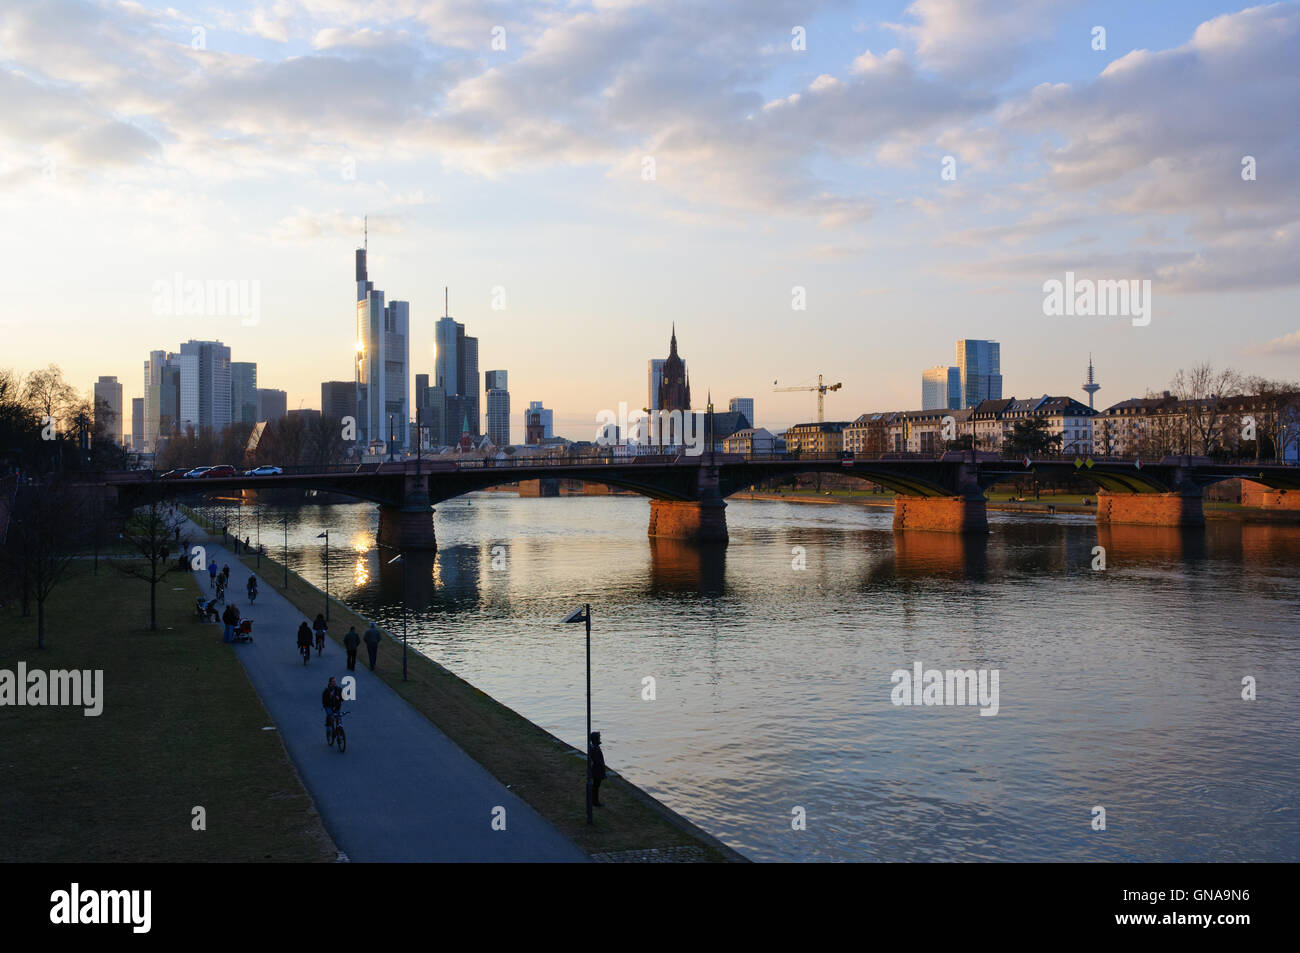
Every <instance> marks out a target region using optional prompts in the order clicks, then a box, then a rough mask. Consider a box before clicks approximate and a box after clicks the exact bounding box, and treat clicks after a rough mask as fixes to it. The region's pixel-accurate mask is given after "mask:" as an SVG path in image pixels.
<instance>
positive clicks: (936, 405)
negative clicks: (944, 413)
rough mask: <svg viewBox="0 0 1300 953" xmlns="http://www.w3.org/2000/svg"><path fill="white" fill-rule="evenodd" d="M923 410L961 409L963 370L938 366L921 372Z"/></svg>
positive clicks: (944, 365) (942, 365) (943, 365)
mask: <svg viewBox="0 0 1300 953" xmlns="http://www.w3.org/2000/svg"><path fill="white" fill-rule="evenodd" d="M921 409H922V410H960V409H961V368H959V367H949V366H948V365H947V364H936V365H935V366H934V367H932V368H930V369H929V370H925V371H922V372H921Z"/></svg>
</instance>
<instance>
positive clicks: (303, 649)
mask: <svg viewBox="0 0 1300 953" xmlns="http://www.w3.org/2000/svg"><path fill="white" fill-rule="evenodd" d="M298 651H299V652H300V653H302V664H303V665H306V664H307V663H308V662H310V661H311V645H310V644H308V643H306V642H304V643H303V644H302V645H300V646H298Z"/></svg>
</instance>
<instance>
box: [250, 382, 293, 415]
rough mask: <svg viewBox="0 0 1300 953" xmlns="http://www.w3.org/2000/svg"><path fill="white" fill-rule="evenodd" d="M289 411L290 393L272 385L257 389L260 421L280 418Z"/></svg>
mask: <svg viewBox="0 0 1300 953" xmlns="http://www.w3.org/2000/svg"><path fill="white" fill-rule="evenodd" d="M288 412H289V395H288V394H286V393H285V392H284V391H282V390H276V389H275V388H272V387H259V388H258V389H257V419H258V421H259V422H260V421H263V420H265V421H272V420H279V419H280V418H282V417H284V416H285V415H286V414H288Z"/></svg>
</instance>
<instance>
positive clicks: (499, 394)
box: [483, 371, 510, 447]
mask: <svg viewBox="0 0 1300 953" xmlns="http://www.w3.org/2000/svg"><path fill="white" fill-rule="evenodd" d="M483 378H484V384H485V385H486V386H487V434H488V439H489V440H491V441H492V444H493V446H496V447H508V446H510V387H509V380H508V377H507V375H506V372H505V371H488V372H487V373H486V374H484V375H483Z"/></svg>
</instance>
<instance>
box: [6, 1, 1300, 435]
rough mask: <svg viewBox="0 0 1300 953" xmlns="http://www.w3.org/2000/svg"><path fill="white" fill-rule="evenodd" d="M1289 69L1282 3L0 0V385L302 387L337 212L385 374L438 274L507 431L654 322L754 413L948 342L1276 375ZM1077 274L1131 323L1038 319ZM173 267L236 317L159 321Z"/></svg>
mask: <svg viewBox="0 0 1300 953" xmlns="http://www.w3.org/2000/svg"><path fill="white" fill-rule="evenodd" d="M1099 29H1100V31H1101V32H1099ZM1297 64H1300V5H1298V4H1296V3H1277V4H1271V5H1263V6H1253V7H1245V6H1238V5H1235V4H1230V3H1223V2H1208V0H1176V2H1175V0H1167V2H1166V0H1161V2H1156V0H1143V2H1140V3H1133V2H1131V0H1125V2H1089V3H1083V2H1072V0H914V2H892V3H847V2H834V0H831V2H816V0H809V2H792V0H735V2H722V0H717V2H707V0H706V2H692V3H675V2H663V0H660V2H654V3H649V2H636V0H595V2H573V3H570V2H562V0H534V2H528V3H499V2H491V0H489V2H462V0H376V2H367V3H356V2H353V0H275V2H270V3H252V4H249V5H240V6H234V5H231V6H214V5H210V4H205V3H199V4H191V3H173V4H169V5H167V6H156V5H151V4H148V3H140V2H91V0H47V2H30V0H5V2H4V3H3V5H0V220H2V221H3V223H4V224H3V228H0V287H3V289H4V291H3V294H0V341H3V347H2V349H0V366H5V367H12V368H14V369H16V370H18V371H20V372H26V371H30V370H32V369H34V368H37V367H43V366H44V365H46V364H48V363H51V362H54V363H58V364H59V365H60V366H62V367H63V369H64V371H65V373H66V374H67V376H68V377H69V378H70V379H71V380H72V382H73V383H74V384H75V385H76V386H78V387H79V388H83V389H87V390H88V389H89V388H90V386H91V384H92V382H93V381H94V380H95V378H96V377H98V376H99V375H116V376H117V377H118V378H119V380H121V381H122V382H123V385H124V391H125V397H126V398H127V400H128V402H129V399H130V398H131V397H135V396H140V394H141V389H142V370H141V367H142V363H143V361H144V359H145V357H146V356H147V352H148V351H149V350H151V349H167V350H179V345H180V343H181V342H182V341H185V340H188V339H191V338H198V339H217V340H221V341H223V342H225V343H226V344H228V345H230V347H231V350H232V358H233V360H237V361H240V360H244V361H256V362H257V364H258V378H259V385H260V386H262V387H277V388H281V389H284V390H287V391H288V394H289V407H290V408H294V407H299V406H301V407H319V403H320V386H319V385H320V382H321V381H322V380H351V379H352V355H353V341H354V339H355V304H354V298H355V287H354V284H353V250H354V249H355V248H357V247H359V245H360V244H361V241H362V223H363V218H364V217H367V216H368V222H369V258H370V277H371V279H372V280H373V281H374V282H375V285H376V287H378V288H381V289H383V290H384V291H385V293H386V295H387V296H388V298H389V299H394V298H396V299H399V300H405V301H408V302H410V313H411V336H412V343H411V374H412V385H414V375H415V374H417V373H430V374H431V373H432V371H433V362H434V348H433V341H434V322H435V321H436V320H437V318H439V317H440V316H441V315H442V313H443V288H444V287H447V288H449V297H450V311H451V315H452V316H453V317H455V318H456V319H457V320H459V321H461V322H463V323H465V325H466V327H467V333H469V334H473V335H476V336H477V337H478V338H479V353H480V370H481V371H486V370H489V369H496V368H504V369H506V370H508V371H509V375H510V390H511V398H512V432H513V438H514V439H515V440H517V441H518V440H522V435H523V424H522V411H523V409H524V407H526V406H527V403H528V402H529V401H532V400H541V401H543V402H544V404H545V405H546V406H547V407H551V408H553V409H554V410H555V416H556V430H557V432H558V433H560V434H562V435H564V436H568V437H570V438H573V439H590V438H591V437H592V436H593V435H594V433H595V422H596V415H597V413H598V412H599V411H601V410H604V409H612V410H615V411H617V409H618V407H619V404H620V403H626V404H627V406H628V407H629V408H632V409H636V408H640V407H643V406H645V402H646V368H647V361H648V360H649V359H650V358H653V357H664V356H666V355H667V351H668V338H669V334H670V330H671V327H672V325H673V324H674V322H675V324H676V328H677V337H678V345H679V350H680V352H681V354H682V356H683V357H684V358H685V359H686V361H687V367H688V370H689V372H690V378H691V386H692V396H693V398H694V403H695V404H696V406H697V408H701V409H702V408H703V406H704V401H705V397H706V394H708V393H711V394H712V397H713V400H714V403H715V405H716V406H719V407H721V408H723V409H725V407H726V403H727V400H728V398H730V397H734V396H745V397H752V398H754V400H755V407H756V414H755V416H756V417H757V423H758V424H760V425H763V426H767V427H769V428H772V429H779V428H783V427H784V426H786V425H789V424H791V423H796V422H799V421H804V420H809V419H813V418H814V416H815V413H816V397H815V395H813V394H812V393H773V384H774V382H778V381H779V383H780V385H782V386H787V385H799V384H809V383H814V382H815V381H816V378H817V375H818V374H819V373H820V374H824V375H825V376H826V378H827V380H828V382H833V381H840V382H843V385H844V386H843V389H842V390H840V391H839V392H837V393H834V394H831V395H828V397H827V399H826V401H827V417H828V419H852V418H854V417H856V416H857V415H858V414H860V413H864V412H867V411H873V410H903V409H915V408H918V407H919V406H920V402H921V398H920V386H921V381H920V378H921V372H922V370H924V369H925V368H928V367H931V366H934V365H937V364H950V363H952V362H953V360H954V343H955V341H956V339H957V338H960V337H971V338H992V339H994V340H997V341H999V342H1000V343H1001V352H1002V373H1003V378H1004V385H1003V393H1004V396H1012V395H1014V396H1018V397H1028V396H1037V395H1041V394H1044V393H1051V394H1068V395H1071V396H1074V397H1076V398H1079V399H1081V400H1086V399H1087V397H1086V395H1085V394H1084V393H1083V392H1082V391H1081V390H1080V385H1081V384H1082V382H1083V378H1084V376H1085V373H1086V368H1087V363H1088V356H1089V354H1090V353H1091V355H1092V358H1093V360H1094V362H1095V364H1096V368H1097V378H1098V381H1099V382H1100V383H1101V387H1102V389H1101V391H1100V392H1099V393H1098V395H1097V402H1098V406H1100V407H1105V406H1109V405H1110V404H1112V403H1115V402H1118V401H1120V400H1122V399H1125V398H1128V397H1132V396H1140V395H1142V394H1144V393H1145V392H1146V391H1148V390H1151V389H1154V390H1159V389H1162V388H1164V387H1168V386H1169V382H1170V380H1171V378H1172V377H1173V375H1174V374H1175V373H1176V371H1177V370H1178V369H1179V368H1181V367H1190V366H1191V365H1192V364H1195V363H1198V362H1201V361H1206V360H1209V361H1212V362H1213V363H1215V364H1216V365H1218V366H1222V365H1228V366H1232V367H1235V368H1236V369H1237V370H1239V371H1242V372H1244V373H1250V374H1259V375H1263V376H1267V377H1270V378H1282V379H1288V380H1296V379H1300V307H1297V304H1298V303H1300V296H1298V295H1297V289H1298V287H1300V239H1298V238H1297V235H1298V231H1297V228H1298V225H1300V182H1298V180H1297V165H1298V150H1297V146H1300V123H1298V122H1297V121H1296V117H1297V116H1300V66H1298V65H1297ZM1247 166H1249V170H1250V171H1249V173H1248V172H1247ZM1067 272H1072V273H1074V274H1075V275H1076V276H1079V277H1080V278H1090V279H1097V280H1137V281H1149V282H1150V283H1151V284H1150V289H1151V298H1150V300H1151V312H1150V321H1149V323H1146V324H1140V323H1135V322H1134V321H1133V320H1130V318H1129V317H1127V316H1114V315H1098V314H1093V315H1078V314H1076V315H1048V314H1045V313H1044V311H1045V309H1044V299H1045V289H1044V284H1045V282H1048V281H1051V280H1053V279H1058V280H1062V281H1064V279H1065V275H1066V273H1067ZM177 275H180V276H182V279H183V280H189V281H201V282H208V281H214V282H215V281H234V282H243V283H245V284H244V287H245V288H248V289H255V290H256V294H257V299H256V300H257V302H258V305H259V308H258V314H257V316H256V320H250V319H249V318H247V317H241V316H240V315H238V314H213V313H200V314H190V313H184V309H183V308H175V307H173V308H171V309H170V310H169V309H168V308H167V307H166V304H165V302H161V303H160V298H159V295H158V290H159V287H160V285H171V284H172V283H173V282H174V280H175V278H176V276H177ZM250 293H252V292H251V290H250ZM799 304H802V305H803V307H802V308H800V307H798V305H799ZM128 429H129V428H128Z"/></svg>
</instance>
